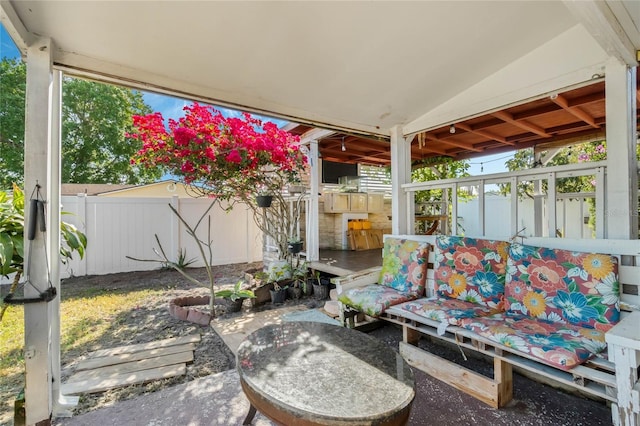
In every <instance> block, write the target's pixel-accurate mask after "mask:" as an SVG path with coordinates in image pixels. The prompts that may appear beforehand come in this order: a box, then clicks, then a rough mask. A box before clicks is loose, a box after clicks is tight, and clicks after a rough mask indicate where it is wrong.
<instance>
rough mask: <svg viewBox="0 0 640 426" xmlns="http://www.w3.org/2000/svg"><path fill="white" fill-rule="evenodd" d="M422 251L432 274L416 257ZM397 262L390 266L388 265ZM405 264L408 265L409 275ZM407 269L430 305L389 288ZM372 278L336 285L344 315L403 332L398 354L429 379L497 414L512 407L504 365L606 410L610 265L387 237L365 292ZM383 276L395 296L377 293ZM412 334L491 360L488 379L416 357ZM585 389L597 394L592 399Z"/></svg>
mask: <svg viewBox="0 0 640 426" xmlns="http://www.w3.org/2000/svg"><path fill="white" fill-rule="evenodd" d="M429 237H431V238H429ZM410 243H412V245H410ZM419 243H423V244H425V247H424V248H423V247H422V246H421V245H420V244H419ZM560 245H562V244H560ZM418 246H419V247H420V249H419V251H417V252H416V251H415V250H418V249H417V247H418ZM627 246H629V247H632V252H633V253H635V251H633V250H635V249H633V246H632V245H629V244H627ZM400 247H405V248H404V249H402V250H400V249H399V248H400ZM409 247H412V248H413V249H411V250H409ZM430 249H431V251H432V252H433V256H432V266H431V264H429V263H428V261H427V260H426V259H423V257H422V256H423V255H424V256H425V257H426V256H427V254H428V253H429V250H430ZM398 253H402V255H401V256H398V259H397V260H392V259H389V258H388V257H389V256H396V255H397V254H398ZM409 253H411V254H409ZM411 261H417V264H416V265H414V267H413V268H412V267H411V265H410V264H407V262H409V263H410V262H411ZM427 265H429V266H430V267H429V268H428V269H426V266H427ZM423 268H425V269H423ZM409 270H412V271H414V273H415V276H416V277H423V276H424V277H429V279H428V280H427V284H426V287H428V288H429V287H431V288H430V292H429V291H428V292H427V294H429V295H430V296H431V297H426V296H425V297H416V294H418V295H420V293H419V291H422V288H424V287H422V285H423V284H421V281H420V280H418V281H417V282H413V284H417V287H416V288H420V289H419V290H418V291H415V292H413V293H410V292H408V291H407V290H406V288H403V287H402V286H401V285H400V283H398V280H401V279H402V277H403V276H408V271H409ZM375 274H376V271H373V272H372V271H368V274H366V275H357V274H356V276H355V277H354V276H351V277H344V278H345V279H338V280H336V283H337V284H338V288H339V293H340V294H339V298H338V300H339V301H340V302H341V303H342V304H343V306H344V311H345V312H353V311H362V312H366V313H367V314H368V315H371V316H375V317H378V318H380V319H383V320H387V321H391V322H395V323H397V324H400V325H402V326H403V335H404V342H403V343H401V347H400V349H401V353H402V354H403V356H404V357H405V358H407V360H408V361H409V363H410V364H412V365H414V366H418V368H421V369H425V371H427V372H428V373H429V374H431V375H433V376H434V377H438V378H441V379H443V380H445V381H447V382H448V383H450V384H452V385H453V386H455V387H459V388H460V389H461V390H464V391H465V392H468V393H471V394H472V395H474V396H476V397H477V398H479V399H482V400H484V401H485V402H487V403H488V404H490V405H492V406H495V407H499V406H503V405H505V404H506V403H507V402H508V401H509V400H510V399H511V395H512V377H511V374H512V373H511V366H512V365H517V366H519V367H522V368H524V369H525V370H529V371H535V372H536V373H540V374H542V375H545V376H547V377H550V378H552V379H555V380H557V381H559V382H561V383H564V384H567V385H569V386H573V387H578V388H580V389H582V390H586V391H587V393H591V394H593V395H597V396H602V397H605V399H609V400H610V401H612V402H615V396H612V394H614V395H615V377H614V376H613V367H612V363H611V362H609V361H607V359H606V351H604V349H605V348H606V343H605V333H606V332H607V330H609V329H611V328H612V327H613V326H614V325H615V324H616V323H617V322H618V321H619V320H620V318H621V317H620V294H621V293H620V290H621V286H620V283H619V279H618V259H617V257H616V256H613V255H609V254H598V253H587V252H576V251H571V250H566V249H560V248H556V249H553V248H543V247H536V246H533V245H524V244H518V243H508V242H505V241H490V240H484V239H473V238H465V237H451V236H426V237H424V236H422V237H416V241H413V242H411V240H410V239H409V240H403V239H400V238H398V237H395V236H394V237H391V240H390V241H389V246H387V240H385V249H384V251H383V267H382V269H381V271H380V272H379V275H378V283H377V284H376V283H368V281H367V280H369V281H370V280H371V277H372V276H375ZM383 277H387V279H389V277H394V278H393V279H391V280H390V281H391V282H394V286H395V287H394V289H400V290H401V291H399V293H400V295H398V294H393V296H388V295H389V290H388V289H382V288H379V287H381V284H382V286H385V284H384V283H385V282H386V281H385V279H383ZM429 282H430V283H429ZM352 283H354V284H353V286H352ZM367 283H368V284H367ZM363 284H366V285H363ZM413 284H412V285H413ZM403 299H408V300H403ZM345 318H347V315H345ZM345 323H346V322H345ZM420 335H429V336H432V337H437V338H442V339H444V340H446V341H449V342H450V343H453V344H456V345H458V346H459V347H460V348H461V349H463V348H468V349H473V350H474V351H478V352H481V353H484V354H485V355H489V356H491V357H493V358H494V378H493V379H490V378H486V377H477V378H476V375H477V373H475V372H473V371H465V368H464V367H461V366H458V365H457V364H453V363H450V362H449V361H446V360H441V359H440V358H438V357H435V356H433V355H431V354H428V355H427V354H424V353H423V352H424V350H421V349H419V348H417V347H416V346H415V345H416V344H417V340H418V339H419V337H420ZM603 351H604V353H603ZM514 355H515V357H514ZM586 361H588V362H589V366H588V367H583V366H582V364H584V363H585V362H586ZM544 366H549V367H553V368H549V367H544ZM437 370H441V371H440V372H439V371H437ZM454 370H459V371H461V373H460V374H461V375H460V376H457V374H458V373H453V371H454ZM443 371H444V373H443ZM563 371H567V372H568V374H567V375H566V376H564V375H563V374H564V373H562V372H563ZM605 372H606V374H609V376H607V377H606V378H605V374H604V373H605ZM477 376H480V375H477ZM456 378H457V379H458V380H459V382H460V383H458V380H456ZM470 378H471V379H470ZM592 381H597V382H599V383H598V384H599V385H602V386H599V387H598V390H597V391H595V390H593V389H592V388H594V387H593V386H592V385H593V383H592ZM470 383H471V384H470ZM469 388H473V390H469ZM478 389H480V390H478Z"/></svg>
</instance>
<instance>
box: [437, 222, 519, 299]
mask: <svg viewBox="0 0 640 426" xmlns="http://www.w3.org/2000/svg"><path fill="white" fill-rule="evenodd" d="M508 245H509V244H508V243H507V242H504V241H491V240H481V239H473V238H467V237H456V236H443V235H441V236H438V237H437V238H436V247H435V254H436V257H435V262H434V267H435V280H436V287H437V291H438V295H440V296H442V297H448V298H452V299H460V300H464V301H467V302H471V303H476V304H479V305H483V306H488V307H490V308H493V309H499V308H500V306H501V303H502V299H503V296H504V280H505V268H506V264H507V256H508V251H507V249H508Z"/></svg>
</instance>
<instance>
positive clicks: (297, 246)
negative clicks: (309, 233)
mask: <svg viewBox="0 0 640 426" xmlns="http://www.w3.org/2000/svg"><path fill="white" fill-rule="evenodd" d="M301 250H302V241H300V240H298V239H291V240H289V243H288V245H287V251H288V252H289V253H291V254H298V253H300V251H301Z"/></svg>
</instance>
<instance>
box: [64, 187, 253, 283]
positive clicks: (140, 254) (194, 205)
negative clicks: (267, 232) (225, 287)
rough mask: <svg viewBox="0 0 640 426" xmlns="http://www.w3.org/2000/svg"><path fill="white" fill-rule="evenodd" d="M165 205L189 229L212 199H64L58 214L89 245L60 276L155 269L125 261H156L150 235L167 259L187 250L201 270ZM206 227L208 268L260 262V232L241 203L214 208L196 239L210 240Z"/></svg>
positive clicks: (183, 232) (155, 265)
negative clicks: (81, 235) (159, 244)
mask: <svg viewBox="0 0 640 426" xmlns="http://www.w3.org/2000/svg"><path fill="white" fill-rule="evenodd" d="M169 204H171V205H173V206H174V207H175V208H176V210H178V211H179V212H180V214H181V215H182V217H183V218H184V220H185V221H186V222H187V224H189V226H192V227H193V226H195V224H196V222H197V221H198V219H199V218H200V217H201V215H202V214H203V213H204V212H205V211H206V209H207V208H208V207H209V205H210V204H211V200H210V199H200V198H198V199H185V198H178V197H173V198H128V197H127V198H125V197H123V198H115V197H87V196H84V195H79V196H63V197H62V210H63V211H65V212H69V213H72V215H64V216H63V220H64V221H66V222H69V223H73V224H74V225H76V226H77V227H78V228H79V229H81V230H82V231H83V232H84V233H85V234H86V235H87V240H88V245H87V251H86V254H85V257H84V259H83V260H78V259H77V255H75V256H74V257H75V258H76V259H74V260H73V261H72V262H70V265H69V267H66V268H65V267H63V268H62V271H61V272H62V276H63V277H66V276H69V275H75V276H82V275H102V274H110V273H116V272H131V271H144V270H151V269H158V268H159V267H160V266H161V264H159V263H155V262H138V261H134V260H131V259H127V258H126V256H131V257H135V258H139V259H158V260H159V259H160V258H159V257H158V256H157V255H156V253H154V251H153V249H154V248H155V249H158V248H159V247H158V244H157V242H156V239H155V235H158V238H159V239H160V243H161V244H162V248H163V249H164V251H165V253H166V255H167V256H168V257H169V258H170V259H173V260H175V258H176V256H177V253H178V250H179V249H186V255H187V259H191V258H196V259H197V261H196V262H195V263H194V264H192V265H191V266H204V265H203V263H202V260H201V256H200V252H199V250H198V248H197V244H196V243H195V241H194V240H193V238H192V237H190V236H189V235H187V233H186V230H185V226H184V225H183V224H182V223H180V221H179V219H178V217H177V216H176V215H175V214H174V213H173V212H172V211H171V209H170V208H169ZM209 223H210V226H211V235H210V239H211V241H212V244H211V247H212V264H213V265H224V264H230V263H244V262H255V261H260V260H262V233H261V232H260V231H259V229H258V228H257V226H256V225H255V223H254V222H253V216H252V214H251V211H250V210H249V209H248V208H247V207H246V206H245V205H242V204H236V205H235V206H234V207H233V210H231V211H230V212H226V211H225V210H224V209H222V208H221V207H220V206H219V205H216V206H215V207H213V208H212V209H211V211H210V212H209V213H208V215H207V217H206V218H205V219H204V220H203V223H202V224H201V225H200V226H199V227H198V236H199V238H200V239H201V240H203V241H208V240H209V237H208V228H209ZM205 250H206V247H205ZM207 255H208V254H207Z"/></svg>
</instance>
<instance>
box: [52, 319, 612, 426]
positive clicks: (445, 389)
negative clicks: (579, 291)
mask: <svg viewBox="0 0 640 426" xmlns="http://www.w3.org/2000/svg"><path fill="white" fill-rule="evenodd" d="M288 312H291V309H290V308H288V309H285V310H283V311H279V310H272V311H266V312H263V313H260V314H262V315H259V314H256V315H254V316H253V317H252V318H251V320H246V319H243V321H242V322H237V321H236V322H235V323H234V322H230V323H229V324H224V323H223V324H220V323H218V324H212V326H213V327H214V329H215V330H216V331H217V332H218V333H219V334H221V336H222V337H223V339H224V340H225V342H229V343H227V344H229V346H230V347H231V348H232V350H233V351H234V352H235V350H236V348H237V344H238V343H239V341H241V340H242V338H243V336H245V335H246V334H249V333H250V332H251V331H252V330H253V329H256V328H259V327H260V326H263V325H265V323H267V322H271V321H276V322H277V321H279V319H278V315H277V314H278V313H279V314H284V313H288ZM369 334H370V335H372V336H374V337H376V338H379V339H381V340H383V341H385V342H386V343H388V344H389V345H391V346H392V347H394V348H396V349H397V348H398V342H399V341H400V340H401V339H402V331H401V330H400V329H399V328H397V327H395V326H394V325H391V324H386V325H384V326H382V327H380V328H378V329H376V330H373V331H371V332H369ZM423 340H424V339H423ZM421 342H422V341H421ZM421 344H422V343H421ZM425 344H429V343H425ZM435 350H436V351H450V349H448V348H441V347H439V348H436V349H435ZM452 355H454V356H455V355H456V354H455V352H454V353H452ZM469 363H470V365H469V367H470V368H472V369H478V370H482V369H486V368H490V367H489V366H488V365H487V364H486V363H485V362H484V361H482V360H478V359H472V358H470V360H469ZM414 372H415V378H416V398H415V400H414V403H413V408H412V411H411V418H410V421H409V425H411V426H422V425H456V426H460V425H554V426H556V425H610V424H612V422H611V410H610V408H608V407H607V406H606V404H604V403H601V402H597V401H592V400H589V399H587V398H584V397H579V396H575V395H571V394H568V393H565V392H563V391H560V390H556V389H554V388H552V387H550V386H547V385H543V384H540V383H537V382H535V381H533V380H530V379H528V378H525V377H522V376H520V375H518V374H515V375H514V376H515V377H514V400H513V401H512V402H511V403H510V404H509V405H508V406H507V407H505V408H502V409H499V410H498V409H494V408H491V407H489V406H487V405H485V404H484V403H482V402H480V401H478V400H476V399H474V398H472V397H470V396H469V395H466V394H464V393H462V392H460V391H458V390H456V389H454V388H452V387H451V386H449V385H447V384H445V383H442V382H440V381H438V380H436V379H433V378H431V377H430V376H428V375H426V374H424V373H422V372H420V371H418V370H415V369H414ZM337 384H338V385H339V383H337ZM362 391H363V392H370V391H371V390H370V389H363V390H362ZM345 397H346V398H349V396H348V395H345ZM248 409H249V402H248V401H247V399H246V398H245V396H244V394H243V392H242V389H241V387H240V383H239V379H238V374H237V372H236V371H235V370H229V371H226V372H223V373H218V374H214V375H211V376H207V377H202V378H199V379H196V380H193V381H191V382H189V383H184V384H180V385H177V386H174V387H171V388H166V389H163V390H160V391H158V392H155V393H152V394H147V395H144V396H141V397H138V398H135V399H132V400H128V401H122V402H118V403H116V404H114V405H113V406H111V407H106V408H102V409H99V410H96V411H93V412H90V413H86V414H83V415H79V416H76V417H73V418H69V419H58V420H57V421H56V424H61V425H68V426H77V425H127V426H133V425H141V426H142V425H147V426H159V425H167V426H168V425H189V426H204V425H241V424H242V421H243V420H244V418H245V415H246V413H247V412H248ZM252 424H253V425H256V426H265V425H273V424H274V423H272V422H271V421H270V420H268V419H267V418H266V417H264V416H262V415H260V414H259V413H258V415H257V416H256V417H255V419H254V421H253V423H252ZM287 426H289V425H287Z"/></svg>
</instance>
